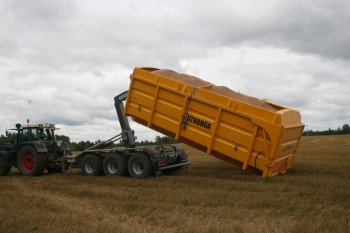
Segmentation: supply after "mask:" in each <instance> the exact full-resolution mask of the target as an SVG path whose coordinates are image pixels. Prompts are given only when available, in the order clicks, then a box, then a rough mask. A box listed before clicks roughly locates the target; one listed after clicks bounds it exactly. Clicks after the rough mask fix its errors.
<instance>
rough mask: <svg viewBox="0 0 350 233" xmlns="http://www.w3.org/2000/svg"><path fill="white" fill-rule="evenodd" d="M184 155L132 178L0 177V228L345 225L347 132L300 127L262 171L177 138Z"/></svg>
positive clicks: (349, 197) (326, 228)
mask: <svg viewBox="0 0 350 233" xmlns="http://www.w3.org/2000/svg"><path fill="white" fill-rule="evenodd" d="M186 148H187V151H188V153H189V155H190V159H191V162H192V165H191V166H190V167H189V169H188V170H182V171H179V172H177V173H175V174H172V175H163V176H161V177H155V178H149V179H146V180H135V179H131V178H127V177H117V178H110V177H84V176H82V175H81V174H80V171H79V170H78V169H72V170H70V171H69V172H66V173H62V174H55V175H45V176H42V177H23V176H20V175H19V174H18V172H17V171H15V170H14V171H12V173H11V175H10V176H8V177H0V232H298V233H299V232H350V136H322V137H303V138H302V142H301V145H300V148H299V151H298V157H297V158H296V161H295V163H294V167H295V168H294V169H292V170H290V171H289V172H288V173H287V174H286V175H283V176H278V177H271V178H269V179H266V180H264V179H262V178H261V177H260V176H258V175H255V174H252V173H250V172H243V171H241V170H240V168H237V167H233V166H231V165H229V164H227V163H225V162H222V161H220V160H217V159H215V158H213V157H210V156H208V155H206V154H204V153H202V152H199V151H197V150H195V149H191V148H190V147H186Z"/></svg>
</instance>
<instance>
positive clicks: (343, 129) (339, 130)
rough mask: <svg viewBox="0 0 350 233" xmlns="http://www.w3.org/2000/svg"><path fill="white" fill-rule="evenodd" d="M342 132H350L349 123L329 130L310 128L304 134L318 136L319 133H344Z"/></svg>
mask: <svg viewBox="0 0 350 233" xmlns="http://www.w3.org/2000/svg"><path fill="white" fill-rule="evenodd" d="M342 134H350V126H349V125H348V124H344V125H343V126H342V127H338V128H337V129H330V128H328V129H327V130H321V131H319V130H316V131H314V130H312V129H308V130H305V131H304V133H303V135H304V136H317V135H342Z"/></svg>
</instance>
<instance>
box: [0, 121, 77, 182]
mask: <svg viewBox="0 0 350 233" xmlns="http://www.w3.org/2000/svg"><path fill="white" fill-rule="evenodd" d="M56 129H57V128H56V127H55V125H53V124H35V125H29V124H28V125H26V126H22V125H21V124H16V129H10V130H11V131H12V132H11V131H10V130H6V137H5V138H3V139H2V140H1V141H2V142H0V176H6V175H7V174H8V173H9V172H10V170H11V167H13V166H16V167H17V168H18V170H19V171H20V173H21V174H22V175H31V176H40V175H42V174H43V173H44V171H45V169H46V170H47V171H48V172H49V173H55V172H61V171H64V170H66V169H68V167H69V164H68V162H67V156H68V155H70V154H71V149H70V146H69V144H68V142H66V141H57V140H56V135H55V130H56Z"/></svg>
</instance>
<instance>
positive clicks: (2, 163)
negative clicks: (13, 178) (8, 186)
mask: <svg viewBox="0 0 350 233" xmlns="http://www.w3.org/2000/svg"><path fill="white" fill-rule="evenodd" d="M10 170H11V167H9V166H8V164H7V161H6V158H5V157H4V156H3V155H1V154H0V176H7V175H8V174H9V172H10Z"/></svg>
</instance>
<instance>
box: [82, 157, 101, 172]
mask: <svg viewBox="0 0 350 233" xmlns="http://www.w3.org/2000/svg"><path fill="white" fill-rule="evenodd" d="M81 171H82V173H83V174H84V175H86V176H99V175H102V174H103V163H102V158H101V156H98V155H94V154H88V155H86V156H85V157H84V158H83V160H82V161H81Z"/></svg>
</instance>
